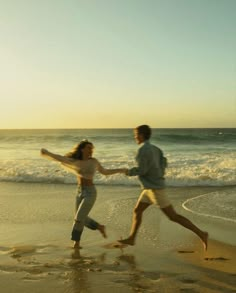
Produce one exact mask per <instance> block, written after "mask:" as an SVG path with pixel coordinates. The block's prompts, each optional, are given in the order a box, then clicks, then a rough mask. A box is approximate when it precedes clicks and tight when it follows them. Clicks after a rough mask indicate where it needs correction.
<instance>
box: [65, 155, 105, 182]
mask: <svg viewBox="0 0 236 293" xmlns="http://www.w3.org/2000/svg"><path fill="white" fill-rule="evenodd" d="M61 163H62V164H63V165H64V166H65V167H67V168H68V169H69V171H72V172H73V173H75V174H76V175H78V176H80V177H82V178H85V179H93V177H94V175H95V172H96V171H97V170H98V171H99V172H100V173H102V174H104V175H108V174H109V170H106V169H105V168H103V167H102V165H101V164H100V163H99V162H98V160H97V159H95V158H91V159H88V160H74V161H67V162H61Z"/></svg>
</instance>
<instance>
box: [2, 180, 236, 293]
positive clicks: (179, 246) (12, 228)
mask: <svg viewBox="0 0 236 293" xmlns="http://www.w3.org/2000/svg"><path fill="white" fill-rule="evenodd" d="M97 188H98V194H99V196H98V200H97V203H96V205H95V207H94V210H93V215H94V216H95V217H96V218H98V219H103V222H104V224H106V226H107V232H108V236H109V237H108V239H103V238H102V237H101V236H100V235H99V234H98V233H97V232H96V231H95V232H94V231H89V230H86V231H85V232H84V236H83V242H82V246H83V249H81V250H80V251H74V250H73V249H72V248H71V244H72V243H71V241H70V238H69V237H70V228H71V224H72V218H73V213H72V211H73V204H74V203H73V201H74V197H73V194H74V190H75V186H74V185H63V184H51V185H49V184H24V183H1V185H0V191H1V192H0V194H1V206H2V215H1V217H0V219H1V223H0V229H1V232H0V236H1V244H0V282H1V287H2V288H1V292H3V293H10V292H24V293H28V292H45V293H47V292H53V291H56V292H59V293H60V292H88V293H90V292H91V293H92V292H94V293H100V292H101V293H102V292H122V293H123V292H124V293H129V292H207V293H212V292H227V293H228V292H235V290H236V281H235V280H236V278H235V277H236V270H235V268H236V261H235V255H236V248H235V235H234V231H235V223H221V222H220V221H218V220H211V219H209V218H202V217H199V216H197V215H193V214H191V213H189V212H187V211H185V210H184V209H183V208H182V206H181V204H182V203H183V202H184V201H185V200H186V199H187V198H189V197H193V196H197V195H199V194H203V193H204V192H205V193H206V192H211V191H213V190H216V189H218V188H216V187H214V188H211V187H205V188H201V187H197V188H169V190H168V193H169V197H170V199H171V200H172V202H173V204H174V205H175V207H176V209H177V210H178V211H179V212H181V213H182V214H185V215H187V216H188V217H189V218H190V219H191V220H193V221H194V222H195V223H196V224H197V225H199V226H201V227H202V228H203V229H205V230H207V231H209V233H210V239H209V248H208V251H207V252H204V251H203V248H202V245H201V242H200V241H199V239H198V238H197V237H196V236H195V235H193V234H192V233H191V232H189V231H187V230H185V229H183V228H182V227H179V226H177V225H176V224H174V223H171V222H170V221H168V219H166V218H165V217H164V216H163V215H162V214H161V212H160V211H159V209H157V208H155V207H151V208H150V210H148V211H147V212H146V215H145V219H144V221H143V227H142V228H141V230H140V235H139V237H138V239H137V243H136V246H135V247H128V248H125V249H123V250H120V249H107V248H105V247H104V245H106V244H107V243H109V242H111V241H113V240H116V239H119V238H120V237H121V236H122V237H124V236H126V235H127V234H128V232H129V225H130V221H131V212H132V208H133V204H134V203H135V200H136V198H137V196H138V194H139V188H138V187H120V186H119V187H117V186H98V187H97ZM55 197H56V198H57V203H56V204H55ZM62 210H63V212H62ZM26 218H27V219H26ZM150 223H152V225H150ZM230 235H231V236H230Z"/></svg>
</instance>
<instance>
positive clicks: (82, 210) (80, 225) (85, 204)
mask: <svg viewBox="0 0 236 293" xmlns="http://www.w3.org/2000/svg"><path fill="white" fill-rule="evenodd" d="M96 198H97V190H96V188H95V186H94V185H93V186H79V188H78V193H77V195H76V202H75V210H76V212H75V219H74V224H73V227H72V233H71V240H74V241H80V238H81V234H82V232H83V230H84V226H85V227H87V228H89V229H92V230H96V229H98V227H99V223H97V222H96V221H95V220H93V219H91V218H90V217H88V214H89V212H90V211H91V209H92V207H93V205H94V203H95V201H96Z"/></svg>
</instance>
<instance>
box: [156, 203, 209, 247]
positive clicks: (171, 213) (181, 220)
mask: <svg viewBox="0 0 236 293" xmlns="http://www.w3.org/2000/svg"><path fill="white" fill-rule="evenodd" d="M161 210H162V211H163V212H164V214H165V215H166V216H167V217H168V218H169V219H170V220H171V221H173V222H176V223H178V224H180V225H181V226H183V227H185V228H187V229H189V230H191V231H192V232H194V233H195V234H197V235H198V237H200V239H201V240H202V242H203V246H204V249H205V250H207V240H208V233H207V232H205V231H202V230H200V229H199V228H198V227H197V226H195V225H194V224H193V223H192V222H191V221H190V220H189V219H187V218H185V217H184V216H181V215H179V214H177V213H176V211H175V210H174V208H173V206H172V205H169V206H168V207H165V208H161Z"/></svg>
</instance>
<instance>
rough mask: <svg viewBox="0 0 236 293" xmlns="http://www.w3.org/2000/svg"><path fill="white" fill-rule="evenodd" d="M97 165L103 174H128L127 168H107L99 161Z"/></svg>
mask: <svg viewBox="0 0 236 293" xmlns="http://www.w3.org/2000/svg"><path fill="white" fill-rule="evenodd" d="M97 167H98V171H99V172H100V173H101V174H103V175H113V174H117V173H123V174H126V173H127V171H128V169H127V168H119V169H106V168H104V167H103V166H102V165H101V164H100V163H99V162H98V161H97Z"/></svg>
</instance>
